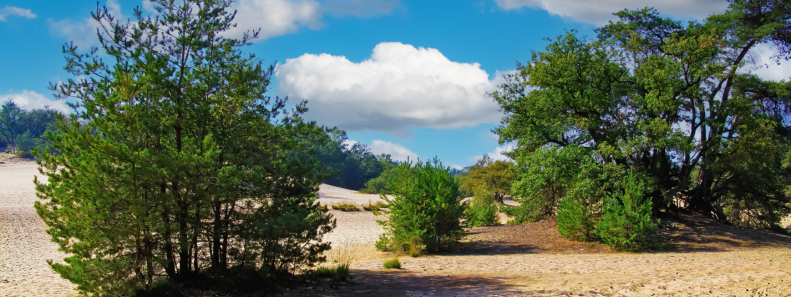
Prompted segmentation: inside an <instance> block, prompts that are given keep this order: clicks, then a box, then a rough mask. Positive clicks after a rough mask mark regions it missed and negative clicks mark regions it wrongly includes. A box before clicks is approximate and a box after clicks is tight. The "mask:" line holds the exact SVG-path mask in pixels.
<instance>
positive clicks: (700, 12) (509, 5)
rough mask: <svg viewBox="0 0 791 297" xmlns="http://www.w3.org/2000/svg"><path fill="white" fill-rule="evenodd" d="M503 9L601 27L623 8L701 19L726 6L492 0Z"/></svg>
mask: <svg viewBox="0 0 791 297" xmlns="http://www.w3.org/2000/svg"><path fill="white" fill-rule="evenodd" d="M494 1H495V2H496V3H497V6H498V7H500V8H501V9H505V10H517V9H520V8H522V7H529V8H538V9H543V10H546V11H547V12H549V13H550V14H552V15H560V16H563V17H569V18H571V19H573V20H575V21H578V22H584V23H590V24H594V25H604V24H606V23H607V21H610V20H617V18H618V17H616V16H614V15H612V14H613V13H614V12H618V11H621V10H623V9H640V8H645V7H653V8H656V9H657V10H658V11H659V13H662V14H669V15H672V16H674V17H680V18H696V19H703V18H705V17H708V16H709V15H712V14H716V13H722V12H724V11H725V9H726V8H727V7H728V1H726V0H665V1H653V0H598V1H589V0H588V1H586V0H494Z"/></svg>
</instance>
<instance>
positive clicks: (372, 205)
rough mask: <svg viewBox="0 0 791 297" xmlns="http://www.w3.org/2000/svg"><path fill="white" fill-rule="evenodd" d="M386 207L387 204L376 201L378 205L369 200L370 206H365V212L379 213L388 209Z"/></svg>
mask: <svg viewBox="0 0 791 297" xmlns="http://www.w3.org/2000/svg"><path fill="white" fill-rule="evenodd" d="M386 207H387V204H385V203H384V202H382V201H376V203H371V201H370V200H368V205H364V206H363V210H365V211H372V212H379V211H381V210H382V208H386Z"/></svg>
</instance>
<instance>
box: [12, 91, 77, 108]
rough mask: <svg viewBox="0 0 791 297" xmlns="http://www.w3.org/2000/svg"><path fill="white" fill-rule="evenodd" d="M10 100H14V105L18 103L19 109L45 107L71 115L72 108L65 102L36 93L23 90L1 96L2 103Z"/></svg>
mask: <svg viewBox="0 0 791 297" xmlns="http://www.w3.org/2000/svg"><path fill="white" fill-rule="evenodd" d="M9 99H11V100H13V101H14V103H16V104H17V105H18V106H19V107H21V108H23V109H26V110H31V109H41V108H44V107H45V106H49V108H50V109H54V110H57V111H60V112H62V113H69V112H70V111H71V107H69V106H68V105H66V102H65V101H63V100H52V99H49V98H47V97H46V96H44V95H42V94H39V93H36V92H34V91H28V90H22V92H21V93H15V92H10V93H7V94H0V102H6V101H7V100H9Z"/></svg>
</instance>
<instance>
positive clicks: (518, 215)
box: [500, 200, 546, 225]
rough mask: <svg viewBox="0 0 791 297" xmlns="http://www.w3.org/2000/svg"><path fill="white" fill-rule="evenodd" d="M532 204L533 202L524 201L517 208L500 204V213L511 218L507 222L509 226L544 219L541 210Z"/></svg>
mask: <svg viewBox="0 0 791 297" xmlns="http://www.w3.org/2000/svg"><path fill="white" fill-rule="evenodd" d="M534 202H535V200H524V201H523V202H522V204H521V205H519V206H509V205H505V204H500V212H502V213H505V214H507V215H508V216H509V217H511V220H509V221H508V224H509V225H519V224H524V223H532V222H537V221H540V220H543V219H545V218H546V216H545V215H544V213H543V212H542V211H541V208H540V207H537V206H536V204H535V203H534Z"/></svg>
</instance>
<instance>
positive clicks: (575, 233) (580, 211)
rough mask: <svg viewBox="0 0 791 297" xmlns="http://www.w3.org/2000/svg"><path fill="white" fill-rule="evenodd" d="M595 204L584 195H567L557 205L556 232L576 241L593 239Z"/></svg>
mask: <svg viewBox="0 0 791 297" xmlns="http://www.w3.org/2000/svg"><path fill="white" fill-rule="evenodd" d="M595 212H596V209H595V205H593V203H591V201H590V200H589V199H587V198H585V197H567V198H565V199H563V200H561V201H560V205H558V214H557V216H558V233H560V235H561V236H563V237H565V238H571V239H575V240H578V241H591V240H593V239H594V237H593V234H594V233H593V230H594V227H595V226H596V222H595Z"/></svg>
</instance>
